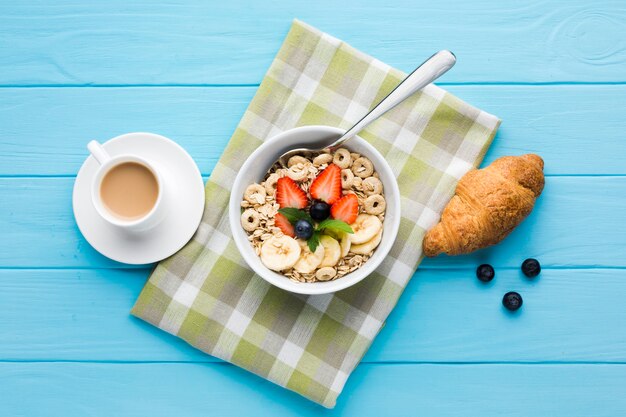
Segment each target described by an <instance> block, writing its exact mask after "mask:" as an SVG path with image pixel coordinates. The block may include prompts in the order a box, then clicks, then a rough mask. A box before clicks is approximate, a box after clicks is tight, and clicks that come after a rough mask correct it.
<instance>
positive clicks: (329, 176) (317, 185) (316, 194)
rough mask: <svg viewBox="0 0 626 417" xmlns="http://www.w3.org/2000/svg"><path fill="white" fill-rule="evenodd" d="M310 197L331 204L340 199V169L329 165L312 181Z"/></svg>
mask: <svg viewBox="0 0 626 417" xmlns="http://www.w3.org/2000/svg"><path fill="white" fill-rule="evenodd" d="M309 192H310V193H311V197H313V198H315V199H317V200H322V201H324V202H326V203H328V204H333V203H334V202H335V201H337V200H339V199H340V198H341V168H339V167H338V166H337V165H335V164H330V165H328V166H327V167H326V169H324V170H323V171H322V172H321V173H320V174H319V175H318V176H317V178H315V179H314V180H313V183H312V184H311V188H310V189H309Z"/></svg>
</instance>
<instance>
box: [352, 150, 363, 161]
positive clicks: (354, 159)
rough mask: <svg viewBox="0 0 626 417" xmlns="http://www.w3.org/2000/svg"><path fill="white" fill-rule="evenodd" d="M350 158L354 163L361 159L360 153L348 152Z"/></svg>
mask: <svg viewBox="0 0 626 417" xmlns="http://www.w3.org/2000/svg"><path fill="white" fill-rule="evenodd" d="M350 156H351V157H352V160H353V161H356V160H357V159H359V158H360V157H361V154H360V153H356V152H350Z"/></svg>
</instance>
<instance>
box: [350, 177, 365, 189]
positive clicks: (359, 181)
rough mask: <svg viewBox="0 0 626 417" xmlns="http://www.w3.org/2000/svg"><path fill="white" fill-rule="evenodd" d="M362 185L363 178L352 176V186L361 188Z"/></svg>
mask: <svg viewBox="0 0 626 417" xmlns="http://www.w3.org/2000/svg"><path fill="white" fill-rule="evenodd" d="M362 185H363V178H361V177H354V179H353V180H352V186H353V187H355V188H356V189H357V190H358V189H359V188H361V186H362Z"/></svg>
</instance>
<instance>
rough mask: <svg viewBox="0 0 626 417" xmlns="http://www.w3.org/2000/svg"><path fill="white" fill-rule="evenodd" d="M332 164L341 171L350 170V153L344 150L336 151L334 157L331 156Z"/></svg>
mask: <svg viewBox="0 0 626 417" xmlns="http://www.w3.org/2000/svg"><path fill="white" fill-rule="evenodd" d="M333 163H334V164H335V165H337V166H338V167H339V168H341V169H345V168H350V165H352V157H351V156H350V151H349V150H347V149H345V148H340V149H337V151H335V156H333Z"/></svg>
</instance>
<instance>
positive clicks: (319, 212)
mask: <svg viewBox="0 0 626 417" xmlns="http://www.w3.org/2000/svg"><path fill="white" fill-rule="evenodd" d="M309 213H310V214H311V218H312V219H313V220H315V221H318V222H321V221H322V220H324V219H326V218H328V216H330V206H329V205H328V204H326V203H324V202H323V201H316V202H315V203H313V205H312V206H311V208H310V209H309Z"/></svg>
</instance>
